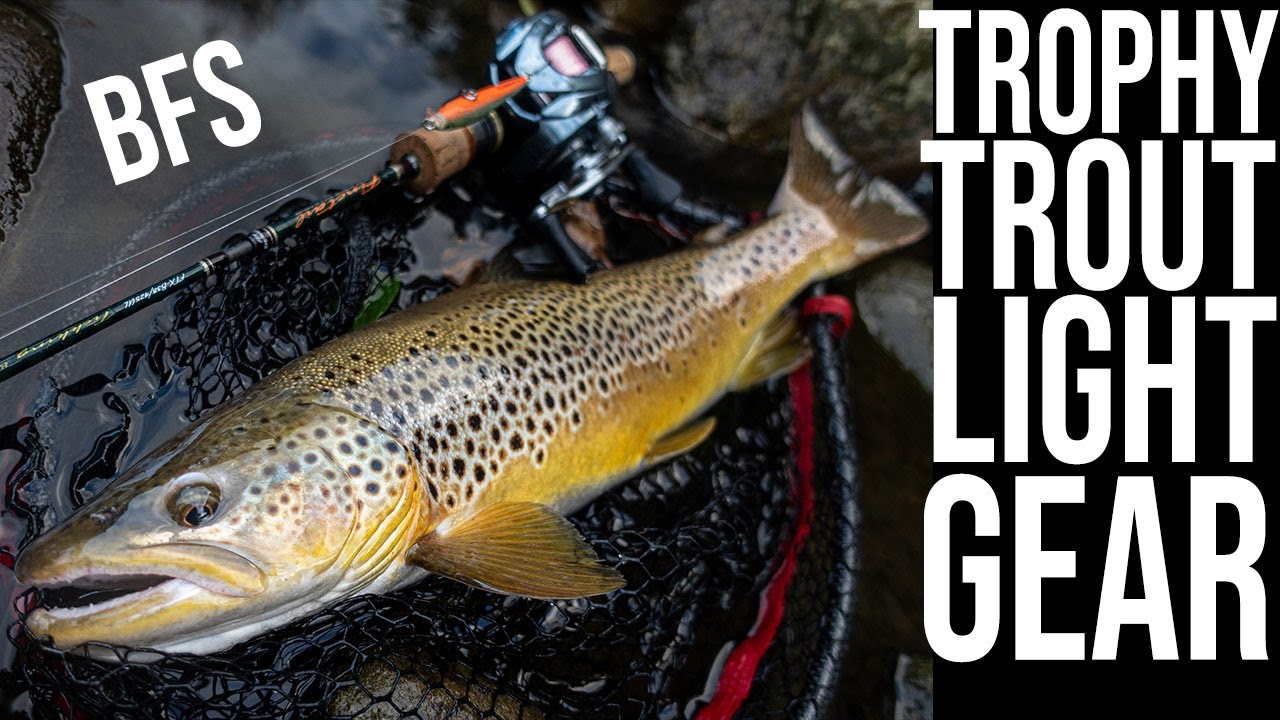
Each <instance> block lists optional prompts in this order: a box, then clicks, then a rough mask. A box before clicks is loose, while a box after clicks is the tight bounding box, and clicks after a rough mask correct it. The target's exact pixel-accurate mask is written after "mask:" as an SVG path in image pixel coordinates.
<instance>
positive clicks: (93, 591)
mask: <svg viewBox="0 0 1280 720" xmlns="http://www.w3.org/2000/svg"><path fill="white" fill-rule="evenodd" d="M178 583H182V584H190V583H186V582H185V581H184V580H181V579H179V578H175V577H171V576H168V575H85V576H83V577H79V578H75V579H74V580H71V581H69V582H67V583H66V584H60V585H55V586H49V587H41V588H40V605H41V609H43V610H44V612H45V613H47V614H48V615H49V616H50V617H52V618H56V619H59V620H71V619H76V618H83V617H87V616H89V615H93V614H95V613H98V612H102V611H105V610H110V609H112V608H118V607H121V606H124V605H128V604H131V603H134V602H137V601H139V600H143V599H146V598H148V597H151V596H154V595H157V594H160V593H161V592H162V591H164V590H169V589H177V584H178ZM162 586H169V587H162Z"/></svg>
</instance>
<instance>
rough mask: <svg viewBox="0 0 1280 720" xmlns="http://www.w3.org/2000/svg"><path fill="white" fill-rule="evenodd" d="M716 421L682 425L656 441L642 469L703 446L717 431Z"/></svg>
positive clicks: (708, 419) (703, 419) (704, 420)
mask: <svg viewBox="0 0 1280 720" xmlns="http://www.w3.org/2000/svg"><path fill="white" fill-rule="evenodd" d="M715 426H716V419H715V418H713V417H708V418H701V419H699V420H694V421H692V422H689V423H686V424H684V425H681V426H680V427H678V428H676V429H675V430H672V431H671V432H669V433H667V434H666V435H663V436H662V437H660V438H658V439H657V440H655V441H654V443H653V445H652V446H650V447H649V452H648V454H646V455H645V456H644V460H642V461H641V466H642V467H649V466H651V465H657V464H658V463H660V462H663V461H665V460H670V459H671V458H673V457H675V456H677V455H683V454H684V453H687V452H689V451H690V450H692V449H694V448H695V447H697V446H699V445H701V444H702V441H703V440H706V439H707V436H708V435H710V434H711V431H712V430H713V429H715Z"/></svg>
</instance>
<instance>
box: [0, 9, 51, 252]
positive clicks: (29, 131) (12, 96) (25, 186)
mask: <svg viewBox="0 0 1280 720" xmlns="http://www.w3.org/2000/svg"><path fill="white" fill-rule="evenodd" d="M61 89H62V51H61V49H60V48H59V45H58V33H57V30H56V29H55V28H54V26H53V24H52V23H51V22H49V20H48V19H46V18H45V17H43V16H41V15H39V14H37V13H36V12H34V11H31V10H27V9H25V8H24V7H23V6H22V5H20V4H17V3H5V4H0V243H3V242H4V238H5V235H6V233H7V231H8V230H9V228H11V227H13V225H14V223H15V222H17V219H18V210H19V209H21V207H22V195H23V194H24V193H26V192H28V191H29V190H31V176H32V175H33V174H34V173H35V171H36V167H37V166H39V165H40V158H41V156H42V155H43V154H44V142H45V138H47V137H48V136H49V128H50V127H51V126H52V124H53V117H54V115H56V114H57V112H58V109H59V108H60V107H61V106H62V99H61V97H60V92H61Z"/></svg>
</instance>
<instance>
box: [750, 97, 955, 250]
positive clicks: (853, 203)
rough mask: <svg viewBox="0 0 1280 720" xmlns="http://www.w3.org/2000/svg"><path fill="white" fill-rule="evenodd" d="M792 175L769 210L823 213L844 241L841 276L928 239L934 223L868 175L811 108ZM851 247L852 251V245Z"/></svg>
mask: <svg viewBox="0 0 1280 720" xmlns="http://www.w3.org/2000/svg"><path fill="white" fill-rule="evenodd" d="M790 151H791V157H790V160H789V162H788V163H787V173H786V175H785V176H784V177H783V180H782V185H781V186H780V187H779V188H778V193H777V195H775V196H774V198H773V204H772V205H770V207H769V210H770V211H771V212H774V213H777V212H782V211H785V210H810V211H816V212H819V213H821V214H822V215H823V217H825V218H826V219H827V222H829V223H831V225H832V226H833V227H834V228H835V231H836V233H837V234H838V235H840V236H841V238H842V239H843V240H844V243H843V247H842V248H841V250H842V252H838V253H836V255H837V257H835V258H833V261H832V263H831V264H830V265H831V266H830V267H828V268H827V272H828V273H829V274H831V275H837V274H839V273H841V272H844V271H846V270H850V269H852V268H854V267H856V266H858V265H860V264H862V263H863V262H866V261H867V260H870V259H872V258H874V257H876V256H879V255H882V254H884V253H886V252H889V251H890V250H894V249H896V248H900V247H902V246H904V245H910V244H911V243H913V242H915V241H916V240H919V239H920V238H921V237H924V235H925V233H926V232H928V230H929V222H928V220H926V219H925V216H924V213H923V212H921V211H920V208H918V207H916V205H915V203H913V202H911V200H910V199H908V198H907V196H906V195H904V194H903V193H902V191H900V190H898V188H896V187H894V186H893V184H892V183H889V182H888V181H886V180H882V179H880V178H878V177H875V176H874V175H871V174H870V173H867V172H866V171H864V170H863V169H862V168H861V167H859V166H858V164H857V163H856V162H854V160H853V158H851V157H849V156H848V155H847V154H845V152H844V151H843V150H841V149H840V145H839V143H837V141H836V139H835V138H834V137H833V136H832V135H831V132H830V131H829V130H827V128H826V127H824V126H823V125H822V123H821V122H820V121H819V120H818V118H817V116H815V115H814V114H813V110H812V109H811V108H810V107H809V106H808V105H806V106H805V107H804V110H803V111H802V112H801V114H800V118H799V119H797V120H796V122H795V125H794V126H793V128H792V131H791V148H790ZM850 242H852V246H851V247H850V246H849V243H850Z"/></svg>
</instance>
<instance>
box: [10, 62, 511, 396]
mask: <svg viewBox="0 0 1280 720" xmlns="http://www.w3.org/2000/svg"><path fill="white" fill-rule="evenodd" d="M526 82H527V81H526V79H525V78H524V77H520V76H516V77H512V78H508V79H505V80H503V81H501V82H498V83H495V84H493V85H490V86H488V87H485V88H482V89H480V90H464V91H463V92H462V94H460V95H459V96H458V97H456V98H454V99H453V100H450V101H449V102H447V103H445V104H444V105H443V106H442V107H441V108H440V109H439V110H434V111H432V110H428V112H427V117H426V119H425V120H423V122H422V130H421V131H419V132H425V133H429V134H430V136H429V137H428V139H427V141H425V142H421V143H418V144H417V145H415V146H414V147H413V149H414V150H416V151H417V152H416V153H415V152H410V151H408V150H406V151H404V152H401V153H399V154H398V155H395V156H394V159H393V161H391V162H388V163H387V165H386V167H384V168H383V169H382V170H380V171H378V172H376V173H374V174H373V175H372V176H371V177H369V178H368V179H367V180H362V181H360V182H357V183H355V184H353V185H350V186H348V187H346V188H344V189H342V190H339V191H338V192H336V193H334V194H332V195H330V196H328V197H326V198H324V199H323V200H320V201H317V202H315V203H312V204H311V205H308V206H307V207H305V208H303V209H302V210H299V211H298V212H296V213H294V214H292V215H290V216H288V217H286V218H284V219H282V220H279V221H277V222H274V223H270V224H267V225H263V226H262V227H260V228H257V229H256V230H253V231H252V232H250V233H249V234H248V235H247V236H246V237H245V238H244V239H243V240H239V241H237V242H235V243H233V244H232V245H230V246H229V247H227V248H225V249H223V250H220V251H218V252H216V253H213V254H212V255H208V256H206V257H203V258H201V259H200V260H199V261H197V262H196V263H195V264H193V265H191V266H190V267H187V268H185V269H183V270H180V271H178V272H176V273H174V274H173V275H170V276H169V277H167V278H165V279H163V280H161V281H159V282H157V283H154V284H152V285H151V286H149V287H147V288H145V289H143V290H140V291H138V292H136V293H133V294H132V295H130V296H129V297H126V298H124V299H123V300H120V301H119V302H116V303H114V304H112V305H109V306H108V307H105V308H102V309H101V310H98V311H97V312H94V313H92V314H90V315H88V316H85V317H83V318H80V319H79V320H77V321H75V322H73V323H71V324H69V325H67V326H66V327H64V328H62V329H61V330H58V331H57V332H55V333H52V334H50V335H48V336H46V337H44V338H41V339H40V340H37V341H35V342H33V343H31V344H29V345H27V346H26V347H23V348H21V349H19V350H16V351H14V352H12V353H10V354H8V355H6V356H5V357H4V358H0V382H4V381H5V380H8V379H9V378H11V377H13V376H14V375H16V374H18V373H20V372H22V371H23V370H26V369H27V368H29V367H31V366H32V365H35V364H36V363H39V362H41V361H42V360H45V359H46V358H49V357H51V356H53V355H55V354H57V353H59V352H61V351H62V350H65V349H66V348H69V347H71V346H72V345H75V344H76V343H78V342H80V341H82V340H84V339H86V338H88V337H91V336H92V335H94V334H96V333H98V332H101V331H102V330H105V329H106V328H108V327H111V326H112V325H114V324H115V323H117V322H120V321H121V320H124V319H125V318H127V317H129V316H131V315H133V314H134V313H137V312H138V311H139V310H142V309H143V308H145V307H147V306H149V305H153V304H155V303H157V302H159V301H160V300H163V299H164V298H167V297H170V296H172V295H174V294H175V293H177V292H179V291H180V290H182V289H183V288H186V287H189V286H191V285H193V284H195V283H197V282H200V281H201V280H204V279H205V278H207V277H210V276H213V275H214V274H216V273H218V272H220V271H221V270H222V269H223V268H225V267H227V266H228V265H230V264H231V263H233V262H236V261H238V260H243V259H245V258H248V257H251V256H253V255H256V254H257V253H260V252H263V251H266V250H269V249H271V248H273V247H275V246H277V245H279V244H280V241H281V240H283V239H285V238H287V237H290V236H291V235H294V234H296V233H298V232H299V231H301V230H303V229H304V228H307V227H310V226H311V225H312V224H314V223H315V222H316V221H317V220H318V219H319V218H322V217H325V216H327V215H329V214H330V213H333V212H335V211H338V210H342V209H345V208H347V207H349V206H351V205H354V204H356V203H358V202H360V201H361V200H362V199H363V198H364V197H365V196H367V195H369V194H370V193H373V192H375V191H381V190H383V189H385V188H390V187H396V186H397V185H399V184H400V183H401V181H404V180H409V179H415V180H417V181H418V182H417V183H415V184H416V185H418V186H419V187H420V188H428V189H430V190H434V189H435V186H436V185H437V184H439V182H440V181H441V180H443V179H444V178H446V177H448V176H450V175H453V174H454V173H456V172H457V171H458V170H459V169H461V167H462V166H465V165H466V164H469V163H470V162H471V160H472V159H473V158H474V157H475V156H476V155H477V154H479V153H480V152H483V151H484V150H485V146H486V145H493V144H494V143H493V141H492V140H490V139H489V138H490V137H491V136H492V135H493V134H494V133H493V130H492V127H493V124H494V121H493V120H488V122H487V124H486V120H487V119H488V118H489V117H490V116H491V115H492V114H493V112H494V111H495V110H496V109H497V108H498V107H499V106H501V105H502V104H503V103H505V102H506V101H507V100H508V99H510V98H511V97H512V96H514V95H515V94H517V93H519V92H520V91H521V90H522V89H524V86H525V84H526ZM472 126H479V129H480V132H479V133H477V132H476V131H474V130H473V129H472ZM486 129H488V131H487V132H485V130H486ZM486 141H487V142H486ZM420 154H421V155H423V156H425V157H419V155H420Z"/></svg>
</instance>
